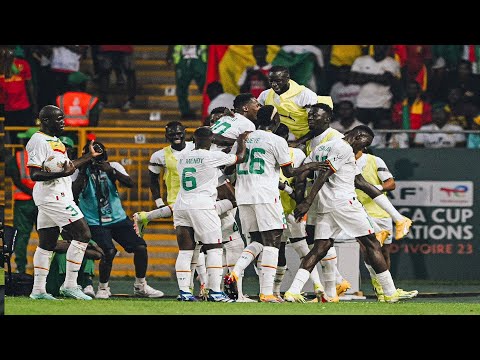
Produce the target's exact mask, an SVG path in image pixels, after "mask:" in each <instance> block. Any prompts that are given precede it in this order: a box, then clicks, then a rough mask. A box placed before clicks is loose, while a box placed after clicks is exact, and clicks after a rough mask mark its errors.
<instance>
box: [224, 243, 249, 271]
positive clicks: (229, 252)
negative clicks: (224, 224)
mask: <svg viewBox="0 0 480 360" xmlns="http://www.w3.org/2000/svg"><path fill="white" fill-rule="evenodd" d="M223 247H224V249H225V261H226V264H227V267H228V271H232V270H233V268H234V267H235V264H236V263H237V261H238V259H239V258H240V256H241V255H242V252H243V249H244V248H245V246H244V245H243V240H242V238H238V239H234V240H232V241H229V242H227V243H225V244H223ZM237 275H238V274H237Z"/></svg>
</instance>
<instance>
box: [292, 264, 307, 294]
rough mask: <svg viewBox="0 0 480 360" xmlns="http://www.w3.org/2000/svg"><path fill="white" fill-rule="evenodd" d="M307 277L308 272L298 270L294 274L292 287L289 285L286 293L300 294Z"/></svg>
mask: <svg viewBox="0 0 480 360" xmlns="http://www.w3.org/2000/svg"><path fill="white" fill-rule="evenodd" d="M309 276H310V272H309V271H308V270H305V269H298V271H297V273H296V274H295V279H293V281H292V285H290V288H289V289H288V291H289V292H291V293H293V294H300V293H301V292H302V289H303V287H304V285H305V283H306V282H307V280H308V278H309Z"/></svg>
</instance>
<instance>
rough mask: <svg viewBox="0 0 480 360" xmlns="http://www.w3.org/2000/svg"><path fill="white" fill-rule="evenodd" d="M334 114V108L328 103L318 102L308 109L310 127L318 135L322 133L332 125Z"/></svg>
mask: <svg viewBox="0 0 480 360" xmlns="http://www.w3.org/2000/svg"><path fill="white" fill-rule="evenodd" d="M332 116H333V110H332V108H331V107H330V106H329V105H327V104H323V103H318V104H314V105H312V106H310V107H309V109H308V127H309V129H310V130H311V131H313V132H314V133H315V134H316V135H320V134H321V133H322V132H324V131H325V130H327V129H328V128H329V127H330V122H331V121H332Z"/></svg>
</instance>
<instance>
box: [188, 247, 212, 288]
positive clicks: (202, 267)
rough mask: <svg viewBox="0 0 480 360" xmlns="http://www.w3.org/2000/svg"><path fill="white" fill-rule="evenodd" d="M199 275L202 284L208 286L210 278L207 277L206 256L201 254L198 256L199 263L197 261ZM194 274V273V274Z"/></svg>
mask: <svg viewBox="0 0 480 360" xmlns="http://www.w3.org/2000/svg"><path fill="white" fill-rule="evenodd" d="M196 269H197V274H198V277H199V279H200V284H203V285H205V286H207V283H208V277H207V267H206V266H205V254H204V253H203V252H200V253H199V254H198V261H197V268H196ZM192 274H193V272H192Z"/></svg>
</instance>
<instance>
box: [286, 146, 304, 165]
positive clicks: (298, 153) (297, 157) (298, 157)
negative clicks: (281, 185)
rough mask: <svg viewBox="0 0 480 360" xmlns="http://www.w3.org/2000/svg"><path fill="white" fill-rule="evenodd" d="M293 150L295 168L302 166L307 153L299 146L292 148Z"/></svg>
mask: <svg viewBox="0 0 480 360" xmlns="http://www.w3.org/2000/svg"><path fill="white" fill-rule="evenodd" d="M290 149H291V150H292V151H293V163H292V166H293V167H294V168H298V167H300V166H302V164H303V161H304V160H305V157H306V156H305V153H304V152H303V151H302V150H300V149H299V148H290Z"/></svg>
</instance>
